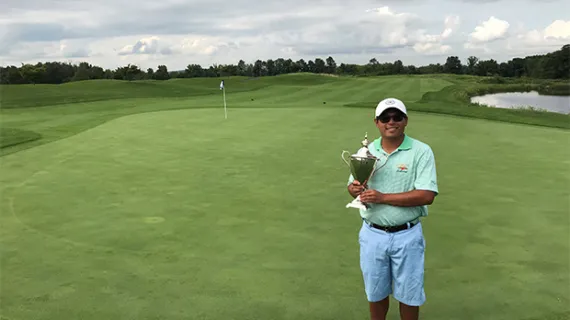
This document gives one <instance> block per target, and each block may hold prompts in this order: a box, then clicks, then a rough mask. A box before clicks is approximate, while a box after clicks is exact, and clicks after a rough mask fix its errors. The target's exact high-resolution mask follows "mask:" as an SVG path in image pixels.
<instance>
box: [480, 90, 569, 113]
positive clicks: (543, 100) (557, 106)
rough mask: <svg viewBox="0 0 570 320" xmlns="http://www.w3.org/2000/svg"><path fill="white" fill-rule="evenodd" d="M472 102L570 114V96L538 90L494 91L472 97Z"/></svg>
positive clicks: (498, 106)
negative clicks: (552, 94) (550, 94)
mask: <svg viewBox="0 0 570 320" xmlns="http://www.w3.org/2000/svg"><path fill="white" fill-rule="evenodd" d="M471 102H473V103H480V104H485V105H488V106H493V107H497V108H521V107H524V108H527V107H529V106H530V107H533V108H536V109H544V110H547V111H551V112H558V113H563V114H570V96H546V95H540V94H538V92H537V91H530V92H507V93H494V94H487V95H484V96H478V97H472V98H471Z"/></svg>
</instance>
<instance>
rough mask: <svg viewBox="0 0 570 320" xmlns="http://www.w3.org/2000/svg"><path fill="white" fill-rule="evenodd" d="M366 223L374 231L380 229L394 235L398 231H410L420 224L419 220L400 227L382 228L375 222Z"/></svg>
mask: <svg viewBox="0 0 570 320" xmlns="http://www.w3.org/2000/svg"><path fill="white" fill-rule="evenodd" d="M362 220H364V222H365V223H366V224H367V225H369V226H371V227H372V228H374V229H378V230H382V231H385V232H388V233H392V232H398V231H402V230H406V229H410V228H412V227H414V226H415V225H416V224H418V223H419V222H420V221H419V220H412V221H411V222H406V223H404V224H401V225H399V226H381V225H377V224H375V223H373V222H370V221H367V220H365V219H362Z"/></svg>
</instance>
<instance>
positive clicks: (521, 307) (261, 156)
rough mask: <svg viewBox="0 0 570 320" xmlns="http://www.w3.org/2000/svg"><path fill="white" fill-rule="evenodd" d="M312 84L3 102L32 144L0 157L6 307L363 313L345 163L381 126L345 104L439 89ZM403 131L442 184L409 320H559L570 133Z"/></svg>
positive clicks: (151, 315)
mask: <svg viewBox="0 0 570 320" xmlns="http://www.w3.org/2000/svg"><path fill="white" fill-rule="evenodd" d="M314 78H317V77H314ZM318 78H319V79H320V78H323V79H322V80H319V82H318V83H317V82H311V81H309V82H308V83H306V84H304V83H302V82H301V81H300V79H302V78H292V79H294V80H292V81H288V80H287V77H276V78H275V79H271V80H267V81H266V82H261V83H257V84H256V83H255V81H260V80H249V82H248V81H245V80H244V81H242V82H240V84H239V85H236V87H238V88H239V90H237V89H236V91H235V92H233V93H232V92H231V91H230V90H231V89H228V93H227V94H228V107H229V108H228V119H227V120H224V113H223V107H222V106H223V105H222V104H221V101H222V100H221V93H220V92H219V91H217V90H214V92H213V93H211V90H210V91H208V90H209V89H204V91H205V92H207V93H202V94H196V95H195V96H184V95H180V96H176V95H174V94H172V95H170V96H168V95H166V94H165V93H164V92H165V91H164V90H157V91H156V92H155V93H152V94H149V96H148V97H144V96H137V95H136V94H133V96H129V97H125V98H123V99H118V98H117V97H115V96H113V94H110V96H113V98H112V99H109V100H105V99H104V97H102V98H97V99H94V100H93V101H72V103H59V102H61V99H59V98H57V97H58V94H61V95H62V96H63V95H64V92H65V91H62V92H61V93H57V92H55V91H49V90H46V91H45V93H42V94H45V97H48V96H49V97H51V98H49V99H48V98H46V99H47V101H49V102H46V105H41V106H40V105H35V104H36V103H38V101H46V99H44V100H42V99H40V98H37V99H33V100H34V105H31V103H32V102H31V101H32V99H29V100H26V99H23V98H22V96H21V95H18V94H14V95H13V96H12V98H10V97H9V99H12V100H9V101H12V103H13V105H14V106H16V105H19V106H20V107H19V108H16V107H14V108H11V109H4V110H2V116H3V117H2V126H3V127H7V128H13V129H14V130H18V131H17V132H18V134H20V135H22V136H25V134H24V133H22V132H32V133H35V134H38V135H40V136H41V137H39V138H37V139H36V140H35V141H34V142H27V143H25V144H22V145H21V146H15V147H10V148H12V149H10V150H11V151H10V152H6V154H5V155H4V156H2V157H0V161H1V163H2V175H1V176H0V182H1V187H0V188H1V189H0V191H1V194H2V204H1V207H0V210H1V213H2V214H1V216H0V221H1V225H2V227H1V228H2V229H1V232H0V240H1V242H2V249H1V250H2V274H1V275H2V279H1V289H2V290H1V292H0V294H1V297H0V298H1V300H2V309H1V317H2V319H4V318H5V319H11V320H16V319H89V320H90V319H137V320H139V319H216V320H217V319H366V318H367V317H368V305H367V302H366V300H365V296H364V291H363V284H362V279H361V274H360V269H359V258H358V230H359V228H360V226H361V220H359V216H358V213H357V211H356V210H355V209H346V208H345V207H344V206H345V204H346V203H347V202H348V201H350V197H349V195H348V194H347V192H346V182H347V179H348V168H347V167H346V164H345V163H344V162H343V161H342V160H341V157H340V155H341V152H342V151H343V150H349V151H355V150H356V149H357V148H358V147H359V146H360V145H359V144H360V141H361V140H362V138H363V135H364V133H366V132H368V134H369V137H370V138H372V139H375V138H376V137H377V136H378V131H377V129H376V128H375V126H374V123H373V122H372V112H373V110H374V107H375V105H371V106H370V108H368V109H365V108H349V107H346V106H345V105H346V104H349V103H356V102H361V101H374V100H378V101H379V100H380V99H382V98H384V97H387V96H396V97H400V98H401V99H403V100H404V101H406V102H409V103H410V104H411V105H413V104H414V103H416V102H417V101H419V100H420V99H422V96H423V95H424V93H426V92H430V91H431V92H436V91H439V90H441V89H443V88H445V87H447V86H449V85H450V84H451V83H449V82H447V81H445V80H441V79H430V78H420V77H418V78H412V79H408V78H406V77H399V78H396V77H385V78H375V79H334V78H332V77H331V78H330V79H329V78H326V77H318ZM394 79H395V80H394ZM200 81H204V80H200ZM171 82H172V83H174V84H173V85H172V86H173V87H172V88H174V87H176V86H182V84H180V83H177V82H178V81H171ZM189 82H190V81H188V82H187V83H186V85H188V83H189ZM211 83H212V84H213V87H214V89H216V88H215V86H216V85H217V84H215V83H214V82H213V81H212V82H211ZM236 83H237V81H236ZM74 85H76V86H77V85H79V84H74ZM85 85H87V84H85ZM121 85H136V84H121ZM160 85H166V84H160ZM58 90H59V89H58ZM121 90H123V89H121ZM54 92H55V93H54ZM125 92H128V90H125ZM161 94H164V96H161ZM71 95H72V94H71ZM54 96H55V97H56V98H54ZM77 96H78V97H80V96H81V95H79V94H78V95H77ZM50 99H52V100H50ZM78 99H79V98H78ZM58 101H59V102H58ZM323 102H326V103H323ZM407 133H408V134H409V135H411V136H412V137H414V138H417V139H419V140H422V141H424V142H426V143H428V144H430V145H431V146H432V148H433V150H434V153H435V156H436V161H437V169H438V179H439V189H440V192H441V194H440V196H438V198H437V199H436V201H435V203H434V205H432V206H431V207H430V211H429V216H428V217H427V218H426V219H424V220H423V224H424V227H423V228H424V231H425V234H426V242H427V247H426V249H427V251H426V294H427V303H426V305H425V306H424V307H423V308H422V311H421V312H422V316H421V318H422V319H477V320H479V319H481V320H483V319H504V320H507V319H509V320H510V319H525V320H531V319H536V320H539V319H540V320H555V319H556V320H561V319H566V318H567V317H568V316H569V315H570V307H568V306H569V305H570V286H569V281H570V268H569V262H570V237H569V234H570V221H569V216H568V212H569V209H570V208H569V203H568V185H569V182H570V177H569V175H568V169H567V168H568V166H569V165H570V160H569V159H570V151H569V150H568V148H567V146H568V139H569V133H568V131H567V130H562V129H554V128H541V127H533V126H526V125H518V124H508V123H501V122H496V121H487V120H477V119H469V118H461V117H454V116H446V115H437V114H428V113H421V112H417V111H412V112H411V114H410V121H409V126H408V129H407ZM22 139H24V138H22ZM390 315H391V316H392V318H393V319H396V316H397V305H396V303H395V301H393V302H392V307H391V310H390Z"/></svg>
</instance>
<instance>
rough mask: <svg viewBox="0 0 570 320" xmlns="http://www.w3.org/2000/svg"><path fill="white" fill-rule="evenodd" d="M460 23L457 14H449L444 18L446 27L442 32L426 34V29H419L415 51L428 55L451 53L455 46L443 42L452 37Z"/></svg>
mask: <svg viewBox="0 0 570 320" xmlns="http://www.w3.org/2000/svg"><path fill="white" fill-rule="evenodd" d="M459 25H460V18H459V16H457V15H449V16H447V17H445V19H444V29H443V31H442V32H441V34H425V32H426V31H425V30H419V31H418V37H417V39H418V40H417V42H416V44H415V45H414V46H413V48H414V51H415V52H417V53H421V54H426V55H442V54H447V53H450V52H451V51H452V50H453V48H452V47H451V46H450V45H449V44H444V43H443V42H444V41H445V40H446V39H448V38H450V37H451V36H452V35H453V33H454V32H455V30H456V29H457V27H458V26H459Z"/></svg>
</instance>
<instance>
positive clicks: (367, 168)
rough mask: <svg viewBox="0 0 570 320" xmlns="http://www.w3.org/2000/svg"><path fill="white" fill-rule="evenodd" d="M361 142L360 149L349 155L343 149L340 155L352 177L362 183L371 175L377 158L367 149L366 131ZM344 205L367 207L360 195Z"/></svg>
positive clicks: (348, 206) (359, 207)
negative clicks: (347, 156) (348, 156)
mask: <svg viewBox="0 0 570 320" xmlns="http://www.w3.org/2000/svg"><path fill="white" fill-rule="evenodd" d="M361 144H362V147H360V149H358V151H357V152H356V153H355V154H352V155H350V152H348V151H346V150H345V151H343V152H342V155H341V157H342V160H344V162H346V164H347V165H348V167H349V168H350V173H352V177H353V178H354V179H355V180H358V182H360V183H361V184H363V185H364V184H365V182H367V181H368V180H369V179H370V177H371V176H372V174H373V172H374V169H375V168H376V163H377V162H378V158H376V157H375V156H373V155H372V154H371V153H370V150H368V145H369V144H370V142H369V141H368V133H366V135H365V136H364V140H362V142H361ZM345 154H349V155H350V158H349V159H347V158H346V157H345ZM364 190H366V187H364ZM346 207H347V208H357V209H363V210H367V209H368V205H366V204H365V203H362V201H360V196H358V197H356V198H355V199H354V200H352V201H351V202H350V203H348V204H347V205H346Z"/></svg>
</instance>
